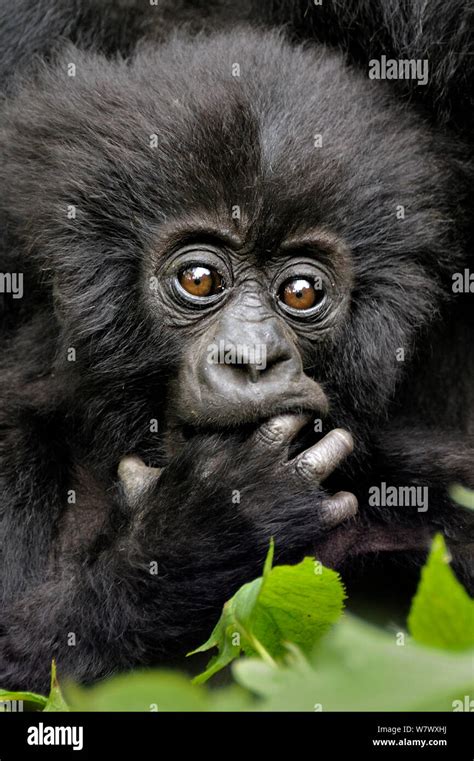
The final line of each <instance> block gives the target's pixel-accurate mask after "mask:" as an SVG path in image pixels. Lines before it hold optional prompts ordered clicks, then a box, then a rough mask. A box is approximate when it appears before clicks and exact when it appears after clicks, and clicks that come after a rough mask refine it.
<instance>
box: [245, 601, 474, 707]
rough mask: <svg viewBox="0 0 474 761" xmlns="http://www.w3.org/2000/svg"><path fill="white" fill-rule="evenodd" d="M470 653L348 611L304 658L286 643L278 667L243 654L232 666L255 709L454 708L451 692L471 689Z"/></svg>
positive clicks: (460, 696) (459, 695)
mask: <svg viewBox="0 0 474 761" xmlns="http://www.w3.org/2000/svg"><path fill="white" fill-rule="evenodd" d="M403 642H404V644H401V643H403ZM473 657H474V651H470V652H466V653H461V654H459V653H456V654H454V653H449V652H443V651H440V650H434V649H432V648H425V647H422V646H421V645H418V644H416V643H415V642H413V641H410V640H408V641H405V640H404V638H403V637H400V633H397V632H394V633H393V634H389V633H387V632H384V631H383V630H381V629H378V628H376V627H374V626H371V625H369V624H367V623H364V622H362V621H360V620H359V619H356V618H354V617H352V616H348V615H347V614H346V615H345V616H344V618H343V620H342V621H341V622H340V623H338V624H337V625H336V626H335V627H334V628H333V629H332V631H331V632H330V633H329V634H328V635H326V637H324V638H323V640H322V641H321V642H320V643H319V644H318V646H317V647H316V649H315V651H314V653H313V655H312V656H311V658H310V660H309V661H308V659H307V658H306V657H305V656H304V655H303V653H301V651H299V650H298V649H297V648H296V649H295V648H291V650H290V651H289V654H288V656H287V663H286V665H285V666H284V667H283V668H279V669H274V668H271V667H269V666H268V665H267V664H266V663H264V662H263V661H261V660H257V659H255V658H251V659H247V658H244V659H241V660H239V661H238V662H236V663H234V664H233V666H232V673H233V674H234V676H235V678H236V680H237V682H238V683H239V684H241V685H242V686H243V687H245V688H247V689H248V690H251V691H252V692H253V693H254V694H256V695H257V696H259V697H260V702H259V704H258V710H261V711H321V710H322V711H452V710H453V707H454V706H453V701H454V700H461V701H462V700H464V696H465V695H469V694H472V689H473V686H474V661H473Z"/></svg>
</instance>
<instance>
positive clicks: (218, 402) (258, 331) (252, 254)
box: [145, 216, 350, 428]
mask: <svg viewBox="0 0 474 761" xmlns="http://www.w3.org/2000/svg"><path fill="white" fill-rule="evenodd" d="M201 222H202V223H205V216H203V217H201ZM206 230H207V232H206V234H203V232H202V231H199V230H193V229H192V228H189V229H186V230H182V231H180V233H181V234H179V233H178V234H176V235H174V236H173V238H172V239H173V241H174V243H175V247H174V248H173V246H169V247H168V246H167V245H166V244H165V243H164V242H163V244H162V246H163V248H162V249H161V250H160V251H159V252H155V253H156V258H154V260H153V263H152V269H151V271H152V272H153V273H154V274H153V275H151V276H150V279H149V283H150V285H151V288H150V291H149V294H145V297H146V298H147V301H148V308H149V311H150V316H151V318H153V315H155V314H166V315H167V322H169V324H170V325H171V326H173V325H174V326H176V327H179V329H180V332H181V335H182V341H183V344H182V347H181V359H180V364H179V367H178V372H177V374H176V378H175V379H174V380H173V382H172V384H171V385H172V387H171V390H170V399H171V405H170V408H169V411H168V412H169V421H170V420H172V419H173V417H174V418H175V420H176V421H177V422H179V423H180V424H181V425H182V424H187V425H188V426H192V427H193V428H194V427H206V428H219V427H222V426H238V425H242V424H244V423H253V422H257V421H259V420H261V419H262V418H267V417H270V416H272V415H275V414H279V413H283V412H291V411H292V412H302V411H311V412H313V413H317V414H326V413H327V410H328V399H327V396H326V394H325V392H324V391H323V389H322V387H321V385H320V384H319V383H318V382H317V379H313V378H312V377H311V374H310V372H309V373H308V374H306V372H305V367H304V363H303V352H302V342H304V341H305V340H306V343H308V342H309V341H311V342H317V341H323V340H324V337H325V336H326V335H327V334H330V333H331V332H333V331H334V330H336V328H337V325H338V324H340V323H341V321H342V320H343V319H344V317H345V315H346V313H347V310H348V306H349V297H350V261H349V257H348V253H347V251H346V249H345V248H344V245H343V244H342V242H340V241H338V240H337V238H336V237H335V236H330V235H328V234H327V233H325V232H324V231H323V230H320V231H318V230H312V231H309V230H308V231H307V233H306V234H302V235H296V236H292V237H290V238H287V239H286V240H282V241H280V242H279V244H278V246H276V247H275V251H274V254H273V255H272V256H270V257H269V256H268V251H261V249H260V247H259V246H258V244H257V243H256V242H255V240H252V238H253V236H252V232H251V231H249V230H248V229H245V227H244V226H243V225H239V227H238V229H236V230H235V231H234V232H233V233H232V234H230V233H229V228H228V226H225V224H224V220H223V222H222V224H221V226H220V227H217V226H216V225H215V222H214V224H212V221H211V220H209V221H208V223H207V225H206ZM186 240H187V241H188V243H187V244H186V245H182V243H183V242H184V241H186Z"/></svg>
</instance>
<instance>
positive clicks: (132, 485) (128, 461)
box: [117, 455, 163, 505]
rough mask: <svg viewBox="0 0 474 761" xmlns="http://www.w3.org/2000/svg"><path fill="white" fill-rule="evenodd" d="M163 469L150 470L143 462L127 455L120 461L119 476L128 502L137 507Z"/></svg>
mask: <svg viewBox="0 0 474 761" xmlns="http://www.w3.org/2000/svg"><path fill="white" fill-rule="evenodd" d="M162 470H163V468H149V467H148V465H145V463H144V462H143V460H140V458H139V457H135V456H134V455H127V456H126V457H123V458H122V459H121V460H120V463H119V466H118V469H117V474H118V477H119V480H120V482H121V484H122V487H123V490H124V493H125V496H126V498H127V502H128V503H129V504H130V505H135V504H136V503H137V502H138V500H139V499H140V497H141V495H142V494H143V493H144V492H145V491H146V490H147V489H148V488H149V487H150V486H151V485H152V484H153V483H155V482H156V481H157V480H158V479H159V477H160V475H161V471H162Z"/></svg>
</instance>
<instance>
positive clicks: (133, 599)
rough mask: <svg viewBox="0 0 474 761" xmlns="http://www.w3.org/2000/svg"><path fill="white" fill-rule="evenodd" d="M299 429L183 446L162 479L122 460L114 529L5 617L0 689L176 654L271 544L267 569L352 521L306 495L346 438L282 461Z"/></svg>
mask: <svg viewBox="0 0 474 761" xmlns="http://www.w3.org/2000/svg"><path fill="white" fill-rule="evenodd" d="M304 423H305V418H304V417H302V416H295V415H286V416H281V417H278V418H274V419H272V420H270V421H269V422H267V423H265V424H264V425H262V426H261V427H260V428H259V429H258V430H257V431H256V432H255V433H254V434H253V435H252V437H251V439H250V440H246V441H242V439H239V438H238V437H237V436H235V437H234V436H230V437H225V438H223V437H222V436H219V435H216V434H213V435H202V436H200V435H199V436H198V435H196V436H195V437H193V439H191V440H190V441H189V442H188V444H187V445H186V446H185V448H184V450H183V451H182V452H181V453H180V454H179V455H178V456H177V457H176V458H174V459H173V460H172V461H171V462H170V464H169V465H168V466H167V467H166V468H165V469H164V470H163V471H159V470H158V469H151V468H147V467H146V466H145V465H144V464H143V463H141V462H140V461H139V460H138V459H137V458H130V457H127V458H124V460H122V462H121V464H120V467H119V478H120V481H121V486H120V487H119V488H120V490H121V492H122V494H121V496H120V498H119V502H120V500H122V505H121V508H119V504H117V508H118V509H119V512H120V514H121V515H122V519H121V521H120V522H119V524H118V525H117V521H114V520H111V522H110V526H109V528H108V530H105V531H104V535H103V536H102V537H101V540H100V542H97V541H96V542H95V543H93V545H91V546H89V547H88V549H87V550H84V549H81V550H80V551H76V552H71V553H69V554H68V555H67V556H66V557H62V558H61V560H60V562H58V564H57V565H56V566H55V567H52V568H51V571H50V573H49V576H48V579H47V580H45V581H43V582H41V583H39V584H38V586H37V587H35V588H33V589H32V590H31V591H30V592H29V593H28V594H25V595H24V597H22V598H21V599H20V600H18V601H17V602H16V604H15V605H14V607H13V608H11V609H10V610H8V611H6V612H5V614H4V622H5V624H6V631H8V635H6V636H4V637H2V638H0V683H2V686H5V687H7V688H27V687H28V688H29V689H33V688H35V689H46V687H47V683H48V677H49V668H50V663H51V658H52V657H55V658H56V660H57V663H58V669H59V672H60V673H61V674H67V675H68V676H70V677H73V678H75V679H77V680H89V679H96V678H99V677H101V676H104V675H106V674H107V673H110V672H111V671H114V670H119V669H124V668H128V667H131V666H134V665H137V664H144V663H156V662H159V661H160V660H163V659H165V658H167V657H169V656H170V655H173V654H176V653H181V654H184V653H185V652H186V650H187V649H188V648H191V647H193V646H196V645H198V644H199V641H200V639H202V638H203V637H205V636H206V635H207V634H208V632H209V629H210V628H211V627H212V626H213V624H214V623H215V621H216V620H217V618H218V615H219V612H220V609H221V606H222V604H223V603H224V602H225V601H226V600H227V599H228V598H229V597H230V596H231V595H232V594H233V593H234V592H235V591H236V589H237V588H238V587H239V586H240V585H241V584H242V583H244V582H246V581H249V580H250V579H252V578H255V577H256V576H258V575H259V574H260V573H261V569H262V565H263V559H264V557H265V553H266V552H267V550H268V543H269V540H270V538H271V537H274V538H275V545H276V556H277V559H278V561H280V562H281V561H284V562H292V561H296V560H298V559H300V558H301V557H302V555H303V554H304V552H305V551H307V550H309V549H310V548H311V546H312V544H313V543H314V540H315V539H316V538H317V537H318V536H321V535H322V534H324V533H325V531H326V530H327V529H328V528H329V527H332V526H334V525H336V524H337V523H340V522H341V521H342V520H344V519H345V518H347V517H349V516H351V515H353V514H354V513H355V512H356V511H357V501H356V499H355V497H354V496H353V495H352V494H349V493H347V492H341V493H339V494H336V495H335V496H334V497H329V496H328V495H327V494H325V492H324V491H323V490H322V489H321V486H320V484H321V482H322V481H324V479H325V478H326V477H327V476H328V475H329V474H330V473H331V472H332V471H333V470H334V469H335V468H336V467H337V466H338V465H339V463H341V461H342V460H343V459H344V458H345V457H346V456H347V455H348V454H349V453H350V451H351V450H352V439H351V436H350V434H348V433H347V432H345V431H343V430H339V429H337V430H333V431H331V432H330V433H328V434H327V435H326V436H325V437H324V438H323V439H322V440H321V441H320V442H318V443H317V444H315V445H314V446H312V447H311V448H310V449H308V450H306V451H305V452H303V453H302V454H300V455H298V456H297V457H295V458H293V459H291V458H290V459H288V456H289V455H288V453H289V447H290V444H291V441H292V439H293V437H294V436H295V435H296V433H297V432H298V431H299V430H300V428H301V427H302V426H303V425H304ZM123 501H124V502H125V503H126V504H125V506H124V504H123ZM124 507H125V515H124Z"/></svg>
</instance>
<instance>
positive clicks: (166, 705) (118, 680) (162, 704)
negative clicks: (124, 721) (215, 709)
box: [66, 670, 210, 713]
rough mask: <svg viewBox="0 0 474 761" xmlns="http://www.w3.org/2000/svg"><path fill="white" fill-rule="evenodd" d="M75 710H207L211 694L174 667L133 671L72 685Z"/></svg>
mask: <svg viewBox="0 0 474 761" xmlns="http://www.w3.org/2000/svg"><path fill="white" fill-rule="evenodd" d="M66 695H67V697H68V703H69V705H70V706H71V709H72V710H73V711H140V712H142V711H147V712H148V711H149V712H152V713H154V712H157V711H159V712H161V711H165V712H166V711H180V712H181V711H186V712H189V711H207V710H210V707H209V702H208V696H207V693H206V691H205V690H204V689H203V688H202V687H197V686H196V685H193V684H191V682H190V681H189V679H188V678H187V677H186V676H185V675H184V674H178V673H174V672H172V671H165V670H163V671H161V670H160V671H155V670H150V671H133V672H131V673H129V674H121V675H119V676H114V677H112V678H110V679H107V680H106V681H104V682H101V683H99V684H97V685H94V686H93V687H79V686H77V685H69V686H68V687H67V689H66Z"/></svg>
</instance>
